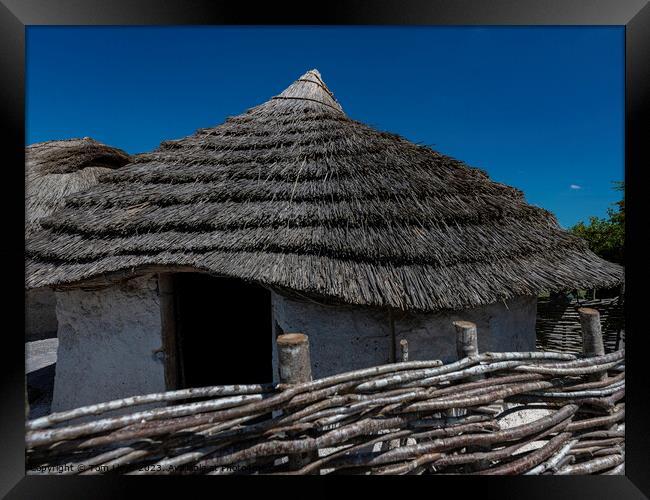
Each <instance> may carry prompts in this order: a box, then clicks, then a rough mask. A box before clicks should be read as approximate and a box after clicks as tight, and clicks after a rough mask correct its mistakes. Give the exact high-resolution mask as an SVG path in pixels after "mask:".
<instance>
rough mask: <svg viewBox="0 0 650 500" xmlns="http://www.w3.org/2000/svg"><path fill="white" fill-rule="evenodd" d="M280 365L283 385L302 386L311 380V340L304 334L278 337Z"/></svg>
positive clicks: (286, 334) (288, 334) (289, 334)
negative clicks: (301, 384)
mask: <svg viewBox="0 0 650 500" xmlns="http://www.w3.org/2000/svg"><path fill="white" fill-rule="evenodd" d="M276 342H277V345H278V365H279V368H280V383H281V384H300V383H302V382H309V381H310V380H311V359H310V356H309V339H308V337H307V335H304V334H302V333H285V334H283V335H278V338H277V340H276Z"/></svg>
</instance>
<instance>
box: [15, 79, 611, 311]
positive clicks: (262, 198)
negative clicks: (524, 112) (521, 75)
mask: <svg viewBox="0 0 650 500" xmlns="http://www.w3.org/2000/svg"><path fill="white" fill-rule="evenodd" d="M81 214H83V215H81ZM43 225H44V226H45V227H46V228H47V229H46V230H45V231H43V232H42V233H40V234H38V235H36V236H35V237H34V238H33V239H32V240H31V241H30V242H29V248H28V255H29V256H30V262H29V263H28V269H27V271H28V273H27V274H28V279H27V285H28V286H30V287H38V286H45V285H56V284H61V283H67V284H69V283H76V282H79V281H82V280H86V279H88V278H93V277H97V276H99V275H101V274H102V273H113V272H117V271H122V272H124V271H127V272H130V270H135V269H138V268H142V267H146V266H190V267H193V268H197V269H200V270H204V271H206V272H210V273H214V274H218V275H227V276H234V277H240V278H243V279H246V280H252V281H257V282H259V283H262V284H264V285H266V286H270V287H278V288H282V289H289V290H295V291H298V292H299V293H302V294H311V295H316V296H319V297H323V298H328V299H331V300H334V301H343V302H347V303H351V304H363V305H374V306H392V307H395V308H401V309H410V310H422V311H426V310H435V309H447V308H451V309H458V308H465V307H471V306H477V305H481V304H486V303H493V302H497V301H500V300H502V299H507V298H510V297H514V296H518V295H524V294H536V293H538V292H539V291H541V290H557V289H566V288H574V287H593V286H596V285H612V284H615V283H618V282H620V280H621V279H622V269H621V267H620V266H617V265H615V264H611V263H609V262H606V261H604V260H602V259H600V258H598V257H597V256H596V255H594V254H593V253H591V252H590V251H589V250H588V249H587V247H586V245H585V243H584V242H583V241H582V240H579V239H577V238H575V237H573V236H572V235H570V234H568V233H567V232H565V231H563V230H562V229H561V228H560V227H559V226H558V224H557V222H556V220H555V218H554V217H553V215H552V214H551V213H549V212H547V211H546V210H543V209H541V208H537V207H534V206H531V205H529V204H527V203H526V201H525V200H524V198H523V194H522V193H521V192H520V191H518V190H517V189H514V188H511V187H508V186H505V185H503V184H498V183H496V182H493V181H491V180H490V179H489V178H488V176H487V174H486V173H485V172H482V171H480V170H478V169H474V168H470V167H468V166H467V165H465V164H464V163H462V162H461V161H458V160H455V159H453V158H450V157H448V156H445V155H442V154H440V153H438V152H436V151H433V150H431V149H429V148H428V147H424V146H420V145H416V144H413V143H411V142H409V141H407V140H406V139H403V138H401V137H399V136H398V135H395V134H390V133H386V132H379V131H377V130H374V129H373V128H371V127H369V126H367V125H364V124H363V123H359V122H357V121H354V120H351V119H350V118H348V117H347V116H346V115H345V113H344V112H343V110H342V108H341V106H340V105H339V103H338V102H337V101H336V100H335V98H334V96H333V95H332V93H331V92H330V90H329V89H328V88H327V86H326V85H325V84H324V83H323V81H322V80H321V77H320V75H319V73H318V72H317V71H315V70H313V71H309V72H307V73H306V74H305V75H303V76H302V77H300V78H299V79H298V80H297V81H296V82H294V83H293V84H292V85H291V86H289V87H288V88H287V89H286V90H285V91H284V92H282V93H281V94H280V95H278V96H276V97H273V98H272V99H271V100H269V101H268V102H266V103H264V104H262V105H259V106H257V107H254V108H252V109H250V110H249V111H247V112H246V113H244V114H242V115H239V116H236V117H232V118H228V119H227V120H226V121H225V122H224V123H223V124H221V125H219V126H217V127H214V128H207V129H201V130H198V131H197V132H195V133H194V134H193V135H190V136H188V137H185V138H182V139H179V140H173V141H166V142H163V143H162V144H161V145H160V146H159V148H158V149H156V150H155V151H153V152H151V153H149V154H143V155H139V156H138V157H137V158H136V159H135V160H134V163H133V164H131V165H128V166H126V167H124V168H122V169H120V170H118V171H116V172H114V173H112V174H109V175H107V176H105V177H104V178H103V179H102V182H101V183H100V184H98V185H97V186H94V187H92V188H90V189H89V190H87V191H86V192H84V193H81V194H78V195H73V196H71V197H69V198H68V199H67V201H66V206H65V208H63V209H62V210H60V211H58V213H56V214H55V215H54V216H52V217H50V218H48V219H46V220H45V221H43Z"/></svg>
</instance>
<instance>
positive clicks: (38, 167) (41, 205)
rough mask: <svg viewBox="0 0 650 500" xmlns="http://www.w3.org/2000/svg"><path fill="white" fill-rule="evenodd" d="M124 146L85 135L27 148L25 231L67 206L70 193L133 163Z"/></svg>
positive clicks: (37, 226)
mask: <svg viewBox="0 0 650 500" xmlns="http://www.w3.org/2000/svg"><path fill="white" fill-rule="evenodd" d="M129 161H130V157H129V155H128V154H127V153H126V152H124V151H122V150H121V149H117V148H112V147H110V146H106V145H105V144H102V143H100V142H97V141H95V140H94V139H91V138H90V137H84V138H82V139H66V140H62V141H46V142H39V143H36V144H32V145H30V146H27V147H26V148H25V234H26V235H27V236H29V235H31V234H32V233H34V232H35V231H37V230H39V229H40V228H41V226H40V223H39V221H40V219H42V218H43V217H46V216H48V215H51V214H52V213H53V212H54V211H55V210H56V209H57V208H60V207H62V206H63V200H64V199H65V197H66V196H68V195H70V194H72V193H76V192H78V191H83V190H84V189H87V188H89V187H90V186H94V185H95V184H97V183H98V182H99V178H100V176H101V175H102V174H105V173H107V172H111V171H112V170H114V169H116V168H119V167H122V166H124V165H126V164H127V163H129Z"/></svg>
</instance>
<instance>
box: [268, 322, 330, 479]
mask: <svg viewBox="0 0 650 500" xmlns="http://www.w3.org/2000/svg"><path fill="white" fill-rule="evenodd" d="M276 343H277V346H278V366H279V369H280V370H279V371H280V383H281V384H300V383H302V382H309V381H311V357H310V355H309V337H307V335H305V334H303V333H285V334H282V335H278V337H277V339H276ZM316 460H318V450H313V451H309V452H307V453H297V454H294V455H290V456H289V467H290V468H291V469H292V470H297V469H301V468H302V467H304V466H305V465H307V464H309V463H311V462H314V461H316ZM319 472H320V469H317V470H315V471H314V472H313V473H314V474H318V473H319Z"/></svg>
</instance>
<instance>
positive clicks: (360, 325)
mask: <svg viewBox="0 0 650 500" xmlns="http://www.w3.org/2000/svg"><path fill="white" fill-rule="evenodd" d="M272 301H273V319H274V332H273V336H274V338H275V336H277V334H278V332H277V329H276V325H277V326H279V327H280V328H281V329H282V330H283V331H284V333H295V332H299V333H304V334H306V335H308V336H309V348H310V352H311V360H312V376H313V377H314V378H320V377H326V376H329V375H333V374H336V373H340V372H344V371H349V370H354V369H359V368H366V367H370V366H374V365H379V364H385V363H389V362H390V356H391V349H392V347H391V332H390V326H389V316H388V312H387V311H385V310H377V309H371V308H355V307H348V306H327V305H320V304H316V303H314V302H309V301H304V302H303V301H297V300H294V299H289V298H286V297H283V296H281V295H278V294H277V293H273V294H272ZM536 312H537V298H536V297H533V296H522V297H517V298H515V299H512V300H510V301H508V302H506V303H497V304H490V305H486V306H482V307H478V308H475V309H468V310H465V311H460V312H444V313H427V314H413V313H399V312H396V313H395V315H394V321H395V341H396V343H397V346H396V348H395V351H396V353H397V356H398V359H399V355H400V350H399V341H400V340H401V339H406V340H407V341H408V343H409V360H429V359H441V360H442V361H444V362H450V361H454V360H455V359H456V332H455V330H454V327H453V325H452V322H453V321H456V320H461V319H462V320H466V321H472V322H474V323H476V325H477V330H478V339H479V351H481V352H487V351H534V350H535V317H536ZM277 371H278V370H277V353H276V352H275V349H274V353H273V372H274V377H275V378H276V380H277Z"/></svg>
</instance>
